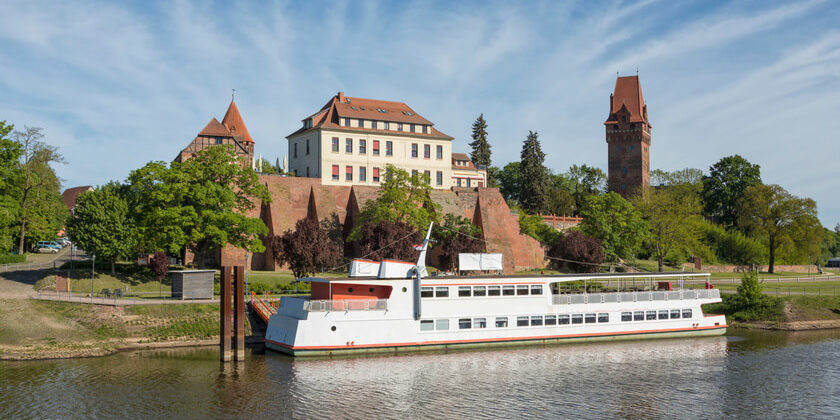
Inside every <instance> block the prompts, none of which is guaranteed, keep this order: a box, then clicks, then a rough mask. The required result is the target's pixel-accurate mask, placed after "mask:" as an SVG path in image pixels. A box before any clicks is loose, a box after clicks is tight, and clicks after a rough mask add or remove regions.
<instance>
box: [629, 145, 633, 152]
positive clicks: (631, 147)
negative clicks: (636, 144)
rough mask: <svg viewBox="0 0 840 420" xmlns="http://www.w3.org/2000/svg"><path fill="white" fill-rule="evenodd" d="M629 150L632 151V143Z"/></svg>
mask: <svg viewBox="0 0 840 420" xmlns="http://www.w3.org/2000/svg"><path fill="white" fill-rule="evenodd" d="M630 151H631V152H632V151H633V145H632V144H631V145H630Z"/></svg>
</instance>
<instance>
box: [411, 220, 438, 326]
mask: <svg viewBox="0 0 840 420" xmlns="http://www.w3.org/2000/svg"><path fill="white" fill-rule="evenodd" d="M434 225H435V222H431V223H429V230H428V231H427V232H426V239H423V245H422V246H420V248H419V250H420V256H419V257H418V258H417V265H415V266H414V319H420V313H421V311H420V280H421V279H422V278H423V274H425V273H426V250H427V249H429V241H430V240H431V237H432V226H434Z"/></svg>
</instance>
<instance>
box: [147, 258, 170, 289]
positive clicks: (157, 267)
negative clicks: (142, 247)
mask: <svg viewBox="0 0 840 420" xmlns="http://www.w3.org/2000/svg"><path fill="white" fill-rule="evenodd" d="M151 269H152V273H155V279H156V280H157V281H158V282H160V281H161V280H163V278H164V277H166V273H168V272H169V256H168V255H166V253H165V252H163V251H156V252H155V253H154V255H152V260H151Z"/></svg>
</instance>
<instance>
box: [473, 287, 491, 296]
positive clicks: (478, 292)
mask: <svg viewBox="0 0 840 420" xmlns="http://www.w3.org/2000/svg"><path fill="white" fill-rule="evenodd" d="M472 292H473V296H487V286H473V291H472Z"/></svg>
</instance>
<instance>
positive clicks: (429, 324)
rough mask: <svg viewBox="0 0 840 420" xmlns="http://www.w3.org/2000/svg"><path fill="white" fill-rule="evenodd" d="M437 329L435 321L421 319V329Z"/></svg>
mask: <svg viewBox="0 0 840 420" xmlns="http://www.w3.org/2000/svg"><path fill="white" fill-rule="evenodd" d="M434 330H435V322H434V321H432V320H431V319H430V320H423V321H420V331H434Z"/></svg>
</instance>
